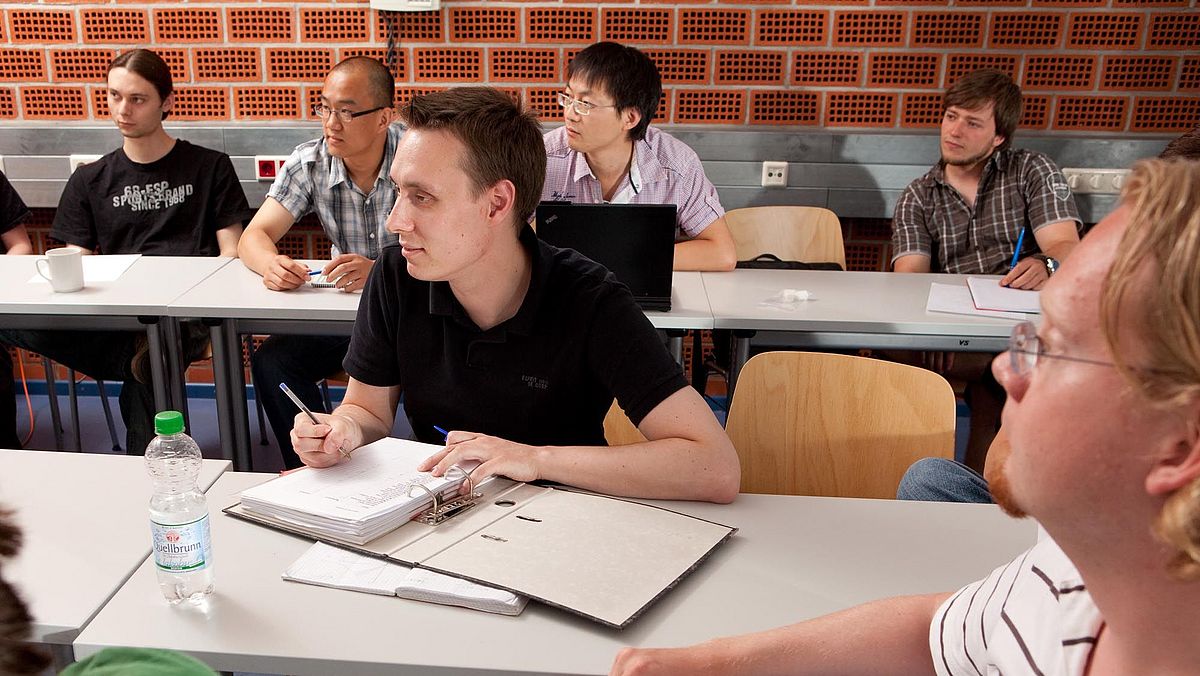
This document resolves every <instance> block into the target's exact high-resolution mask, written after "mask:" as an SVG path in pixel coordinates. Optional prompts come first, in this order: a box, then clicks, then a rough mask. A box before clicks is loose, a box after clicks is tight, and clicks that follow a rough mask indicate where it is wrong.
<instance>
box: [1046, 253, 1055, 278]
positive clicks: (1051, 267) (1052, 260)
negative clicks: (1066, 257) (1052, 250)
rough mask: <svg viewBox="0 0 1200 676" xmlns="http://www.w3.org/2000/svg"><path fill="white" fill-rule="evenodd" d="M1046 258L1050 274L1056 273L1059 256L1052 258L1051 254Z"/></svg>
mask: <svg viewBox="0 0 1200 676" xmlns="http://www.w3.org/2000/svg"><path fill="white" fill-rule="evenodd" d="M1045 260H1046V270H1047V271H1048V272H1049V273H1050V274H1054V273H1056V272H1058V259H1057V258H1051V257H1049V256H1046V259H1045Z"/></svg>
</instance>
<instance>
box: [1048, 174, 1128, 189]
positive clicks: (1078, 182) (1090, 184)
mask: <svg viewBox="0 0 1200 676" xmlns="http://www.w3.org/2000/svg"><path fill="white" fill-rule="evenodd" d="M1062 173H1063V176H1065V177H1066V179H1067V185H1069V186H1071V192H1074V193H1078V194H1081V195H1083V194H1092V195H1116V194H1119V193H1120V192H1121V186H1123V185H1125V179H1126V178H1127V177H1128V176H1129V170H1128V169H1063V170H1062Z"/></svg>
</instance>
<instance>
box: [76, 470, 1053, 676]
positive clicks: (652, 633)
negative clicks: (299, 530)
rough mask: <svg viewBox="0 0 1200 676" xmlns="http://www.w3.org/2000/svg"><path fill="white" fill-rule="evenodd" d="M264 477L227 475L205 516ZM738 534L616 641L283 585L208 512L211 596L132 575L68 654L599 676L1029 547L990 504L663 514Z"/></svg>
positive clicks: (733, 508)
mask: <svg viewBox="0 0 1200 676" xmlns="http://www.w3.org/2000/svg"><path fill="white" fill-rule="evenodd" d="M267 478H269V477H268V476H267V475H262V474H239V473H227V474H225V475H224V476H222V477H221V479H220V480H219V481H218V482H217V484H216V485H215V486H214V487H213V489H212V490H210V491H209V493H208V495H209V506H210V509H216V508H217V507H218V506H220V505H222V503H223V502H224V501H226V500H228V502H233V501H234V498H233V496H235V495H236V494H237V493H238V492H239V491H240V490H241V489H244V488H247V487H249V486H252V485H255V484H257V483H259V482H261V481H264V480H266V479H267ZM664 504H666V505H667V506H669V507H672V508H675V509H677V510H681V511H686V512H689V513H692V514H694V515H696V516H700V517H704V518H709V519H712V520H715V521H720V522H722V523H727V524H730V525H734V526H738V527H739V528H740V529H741V530H740V531H739V532H738V533H737V534H736V535H735V536H734V537H733V539H732V540H730V541H729V542H727V543H726V544H725V545H723V546H722V547H720V548H719V549H718V550H717V551H716V552H715V553H714V554H713V555H712V557H710V558H709V560H707V561H706V562H704V563H703V564H702V565H701V566H700V568H699V569H697V571H696V572H694V573H693V574H692V575H691V576H690V577H688V578H686V579H685V580H683V581H682V582H681V583H680V585H679V586H678V587H676V588H675V589H673V590H671V591H670V592H668V593H667V595H666V596H665V597H664V598H663V599H661V600H660V601H659V602H658V603H657V604H656V605H654V606H653V607H651V608H650V609H649V610H648V611H647V613H646V614H645V615H644V616H642V617H641V618H639V619H638V620H636V621H635V622H634V623H633V624H632V625H631V626H630V627H629V628H627V629H625V630H624V631H616V630H612V629H607V628H605V627H602V626H600V625H598V624H595V623H593V622H589V621H587V620H584V619H582V618H578V617H575V616H573V615H570V614H568V613H566V612H563V611H559V610H554V609H552V608H549V607H546V606H542V605H540V604H537V603H531V604H530V605H529V607H528V608H527V609H526V610H525V613H524V614H523V615H521V616H518V617H504V616H498V615H489V614H486V613H481V612H475V611H470V610H464V609H460V608H451V607H444V606H437V605H432V604H424V603H420V602H416V601H408V600H403V599H398V598H394V597H383V596H374V595H370V594H360V593H355V592H349V591H342V590H335V589H326V588H322V587H315V586H310V585H302V584H298V583H293V582H284V581H282V580H281V579H280V577H279V575H280V573H281V572H282V571H283V570H284V569H285V568H286V567H287V566H288V565H290V564H291V563H292V561H294V560H295V559H296V558H297V557H298V556H299V555H300V554H301V553H302V552H304V551H305V550H306V549H307V548H308V546H309V542H308V541H306V540H303V539H301V538H297V537H292V536H289V535H285V534H282V533H278V532H275V531H272V530H270V529H267V528H264V527H262V526H257V525H254V524H250V523H246V522H243V521H239V520H236V519H233V518H231V517H227V516H224V515H220V516H218V517H217V518H214V521H213V526H212V528H213V540H214V547H215V560H216V571H215V572H216V589H217V591H216V593H215V594H214V597H213V598H212V599H211V603H210V605H209V607H208V608H207V609H206V611H201V610H199V609H197V608H186V607H171V606H169V605H167V603H166V602H164V601H163V599H162V598H161V596H160V595H159V592H158V588H157V586H156V585H155V579H154V571H153V569H152V567H151V566H148V565H146V564H143V565H142V566H141V568H139V569H138V571H137V572H136V573H134V575H133V576H132V577H131V578H130V579H129V581H128V582H127V583H126V584H125V586H124V587H123V588H122V589H121V590H120V591H119V592H118V593H117V594H116V595H115V596H114V597H113V599H112V600H111V601H110V602H109V603H108V605H107V606H106V607H105V608H104V609H103V610H102V611H101V612H100V613H99V614H98V615H97V617H96V618H95V620H93V621H92V623H91V624H89V625H88V627H87V628H86V629H85V630H84V631H83V632H82V633H81V634H80V635H79V637H78V639H76V641H75V645H74V648H75V654H76V655H77V656H79V658H80V659H82V658H83V657H85V656H87V655H90V654H92V653H95V652H96V651H97V650H100V649H101V648H103V647H107V646H131V645H138V646H150V647H158V648H174V649H177V650H182V651H184V652H187V653H189V654H192V655H194V656H196V657H198V658H200V659H202V660H204V661H206V662H207V663H208V664H210V665H211V666H213V667H215V668H217V669H221V670H238V671H256V672H269V673H287V674H331V673H336V674H345V675H355V674H376V673H389V674H466V673H471V674H476V673H504V674H512V673H541V674H545V673H556V674H606V673H608V669H609V666H610V665H611V663H612V660H613V658H614V657H615V655H616V653H617V651H618V650H619V649H620V648H621V647H622V646H625V645H636V646H677V645H685V644H692V643H695V642H698V641H702V640H706V639H709V638H712V637H714V636H720V635H726V634H732V633H741V632H747V631H755V630H761V629H766V628H768V627H773V626H777V625H781V624H786V623H789V622H794V621H797V620H801V619H806V618H811V617H814V616H817V615H821V614H825V613H828V612H831V611H834V610H838V609H841V608H845V607H847V606H850V605H853V604H857V603H860V602H864V601H868V600H871V599H875V598H879V597H884V596H889V595H893V594H903V593H921V592H934V591H950V590H953V589H956V588H958V587H960V586H962V585H963V584H965V583H967V582H969V581H971V580H974V579H978V578H980V577H982V576H984V575H985V574H987V573H988V572H990V571H991V570H992V569H993V568H995V567H996V566H998V565H1001V564H1003V563H1005V562H1007V561H1008V560H1010V559H1011V558H1013V557H1014V556H1016V555H1017V554H1018V553H1019V552H1021V551H1023V550H1024V549H1027V548H1028V547H1030V546H1032V544H1033V543H1034V541H1035V540H1036V528H1035V526H1034V524H1033V523H1032V522H1029V521H1014V520H1012V519H1009V518H1007V517H1005V516H1004V515H1003V514H1001V512H1000V511H999V509H998V508H996V507H995V506H993V505H965V504H940V503H918V502H896V501H890V500H878V501H877V500H845V499H841V500H840V499H832V498H805V497H786V496H763V495H743V496H740V497H739V498H738V500H737V501H736V502H735V503H734V504H733V505H709V504H701V503H681V502H676V503H664Z"/></svg>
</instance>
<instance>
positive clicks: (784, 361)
mask: <svg viewBox="0 0 1200 676" xmlns="http://www.w3.org/2000/svg"><path fill="white" fill-rule="evenodd" d="M954 407H955V404H954V392H953V391H952V390H951V389H950V385H949V383H947V382H946V380H945V379H944V378H942V377H941V376H940V375H938V374H936V373H934V372H932V371H926V370H924V369H920V368H917V367H914V366H907V365H904V364H897V363H893V362H886V361H881V360H876V359H868V358H866V357H851V356H846V355H840V354H817V353H812V352H764V353H763V354H760V355H757V356H755V357H754V358H752V359H750V361H748V362H746V366H745V367H744V368H743V369H742V372H741V375H740V376H739V378H738V382H737V390H736V394H735V395H734V397H733V402H732V406H731V407H730V409H729V419H728V422H727V423H726V425H725V431H726V432H727V433H728V434H729V438H730V439H731V440H732V441H733V446H734V448H736V449H737V452H738V458H739V459H740V460H741V465H742V487H741V490H742V492H744V493H775V494H786V495H825V496H837V497H862V498H894V497H896V487H897V486H898V485H899V483H900V477H902V476H903V475H904V472H905V470H907V469H908V467H909V465H911V464H912V463H913V462H915V461H916V460H918V459H920V458H923V457H929V456H934V457H942V458H952V457H954V416H955V410H954Z"/></svg>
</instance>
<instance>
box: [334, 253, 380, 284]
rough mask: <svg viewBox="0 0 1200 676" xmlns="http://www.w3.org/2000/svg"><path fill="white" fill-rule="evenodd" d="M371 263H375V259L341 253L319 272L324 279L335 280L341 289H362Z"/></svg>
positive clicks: (369, 271)
mask: <svg viewBox="0 0 1200 676" xmlns="http://www.w3.org/2000/svg"><path fill="white" fill-rule="evenodd" d="M372 265H375V261H373V260H371V259H370V258H367V257H366V256H360V255H358V254H341V255H339V256H338V257H336V258H334V259H333V260H331V261H329V264H328V265H326V266H325V269H324V270H322V271H321V272H322V273H324V275H325V279H332V280H336V281H335V282H334V283H335V284H336V285H337V288H339V289H341V290H342V291H362V288H363V285H364V284H366V283H367V275H369V274H370V273H371V266H372Z"/></svg>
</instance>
